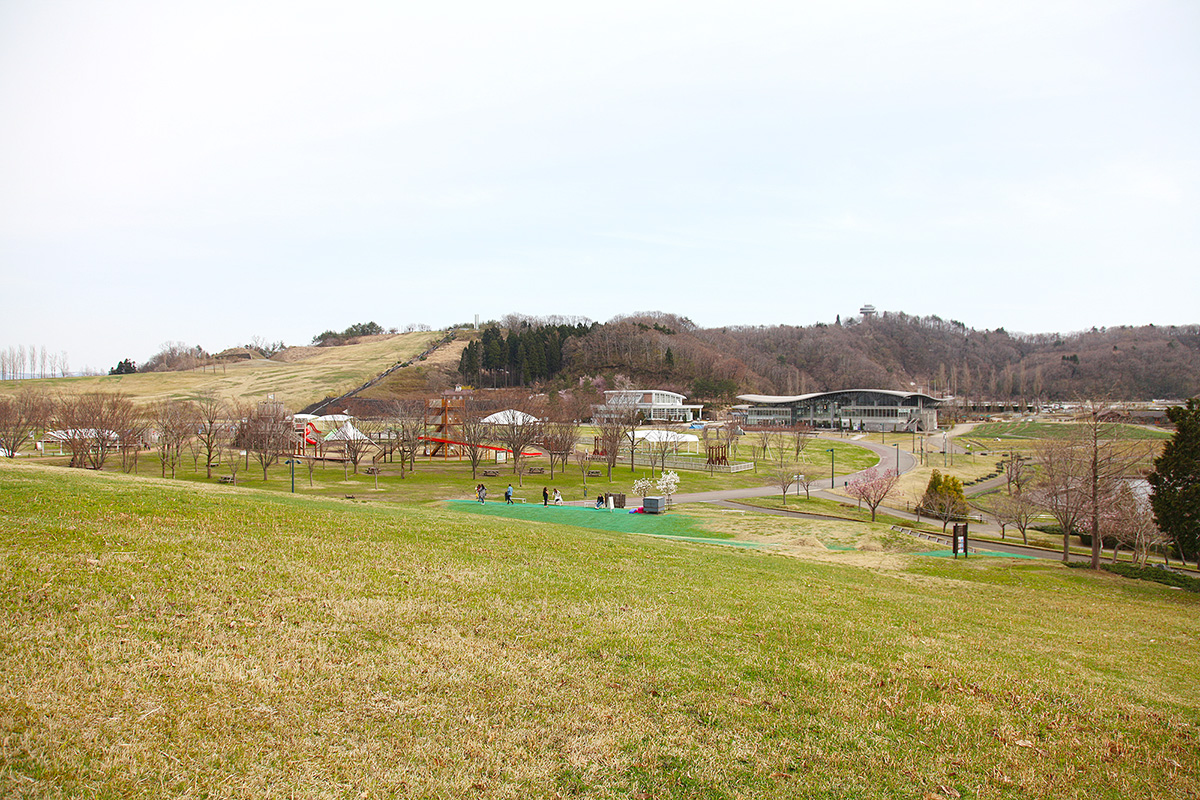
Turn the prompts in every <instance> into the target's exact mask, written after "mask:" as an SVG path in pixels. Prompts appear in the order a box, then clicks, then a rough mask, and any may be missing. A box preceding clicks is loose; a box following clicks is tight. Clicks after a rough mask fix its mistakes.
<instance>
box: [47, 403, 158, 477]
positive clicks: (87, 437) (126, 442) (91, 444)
mask: <svg viewBox="0 0 1200 800" xmlns="http://www.w3.org/2000/svg"><path fill="white" fill-rule="evenodd" d="M57 410H58V411H57V415H56V417H57V419H58V425H59V427H60V428H62V429H63V430H64V434H63V435H64V437H65V439H64V443H65V444H67V446H68V447H69V448H70V449H71V466H73V467H87V468H88V469H96V470H98V469H103V468H104V464H105V463H106V462H107V461H108V458H109V456H111V455H112V454H113V452H115V451H116V450H118V449H121V450H122V451H123V452H128V449H129V448H135V447H140V446H141V433H142V431H143V430H144V423H143V422H142V421H141V418H140V415H139V414H138V413H137V410H136V409H135V408H134V405H133V403H132V402H131V401H130V400H129V398H127V397H125V396H124V395H122V394H120V393H112V394H110V393H107V392H90V393H87V394H82V395H65V396H63V397H61V398H60V399H59V401H58V403H57Z"/></svg>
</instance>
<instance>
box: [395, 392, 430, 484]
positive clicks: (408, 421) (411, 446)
mask: <svg viewBox="0 0 1200 800" xmlns="http://www.w3.org/2000/svg"><path fill="white" fill-rule="evenodd" d="M392 425H393V426H394V431H395V434H394V435H395V437H396V454H397V455H399V456H400V477H401V478H403V477H405V467H406V465H407V467H408V471H409V472H413V471H415V470H416V468H417V453H419V452H420V450H421V447H422V446H423V445H424V443H425V442H424V439H423V438H422V437H424V436H425V435H426V430H425V404H424V403H422V402H421V401H419V400H418V401H407V400H398V401H396V402H395V403H393V404H392Z"/></svg>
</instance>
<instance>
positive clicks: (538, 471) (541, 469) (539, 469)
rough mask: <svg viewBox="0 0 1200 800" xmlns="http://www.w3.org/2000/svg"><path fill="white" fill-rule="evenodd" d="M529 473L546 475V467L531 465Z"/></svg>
mask: <svg viewBox="0 0 1200 800" xmlns="http://www.w3.org/2000/svg"><path fill="white" fill-rule="evenodd" d="M529 474H530V475H545V474H546V468H545V467H530V468H529Z"/></svg>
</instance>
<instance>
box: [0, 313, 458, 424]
mask: <svg viewBox="0 0 1200 800" xmlns="http://www.w3.org/2000/svg"><path fill="white" fill-rule="evenodd" d="M443 335H444V334H442V333H441V332H439V331H432V332H430V331H424V332H419V333H404V334H395V335H381V336H368V337H363V339H362V340H361V341H359V342H358V343H357V344H349V345H343V346H341V347H321V348H315V347H314V348H296V349H294V350H293V354H292V355H291V356H290V357H291V358H294V359H295V360H288V361H283V360H275V359H272V360H267V359H255V360H253V361H241V362H235V363H231V364H227V365H225V366H218V367H217V368H216V371H213V370H212V368H208V369H206V370H203V371H195V370H193V371H188V372H141V373H135V374H133V375H105V376H96V377H88V378H47V379H44V380H39V381H35V382H33V383H32V384H30V385H37V386H40V387H44V388H47V389H49V390H50V391H53V392H60V391H61V392H68V393H79V392H89V391H120V392H122V393H123V394H126V395H128V396H129V397H130V398H132V399H133V400H134V401H135V402H138V403H148V402H153V401H155V400H161V399H165V398H187V397H194V396H196V395H197V394H199V393H201V392H205V391H211V392H214V393H215V394H216V395H217V396H218V397H220V398H222V399H229V398H231V397H232V398H237V399H243V400H261V399H265V398H266V397H267V395H269V394H274V395H275V397H276V399H278V400H279V401H281V402H282V403H284V404H285V405H286V406H288V407H289V408H295V409H297V410H298V409H299V408H301V407H303V406H305V405H307V404H309V403H312V402H314V401H317V400H320V399H322V398H324V397H326V396H330V395H335V396H336V395H340V394H343V393H345V392H348V391H351V390H352V389H355V388H357V387H358V386H361V385H362V384H363V383H365V382H366V381H368V380H370V379H371V378H373V377H375V376H376V375H378V374H379V373H381V372H383V371H384V370H386V369H388V368H389V367H391V366H392V365H394V364H397V363H399V362H401V361H405V360H407V359H410V358H412V357H414V356H416V355H418V354H419V353H421V352H423V351H424V350H425V349H426V348H427V347H429V346H430V345H431V344H432V343H433V342H434V341H436V340H437V339H439V338H441V336H443ZM24 385H26V382H25V381H3V382H0V393H10V392H13V391H15V390H16V389H18V388H20V387H21V386H24Z"/></svg>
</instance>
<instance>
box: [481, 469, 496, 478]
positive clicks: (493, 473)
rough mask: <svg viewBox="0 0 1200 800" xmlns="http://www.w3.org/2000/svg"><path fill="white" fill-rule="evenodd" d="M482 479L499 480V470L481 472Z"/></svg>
mask: <svg viewBox="0 0 1200 800" xmlns="http://www.w3.org/2000/svg"><path fill="white" fill-rule="evenodd" d="M483 477H485V478H499V477H500V470H498V469H485V470H484V471H483Z"/></svg>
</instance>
